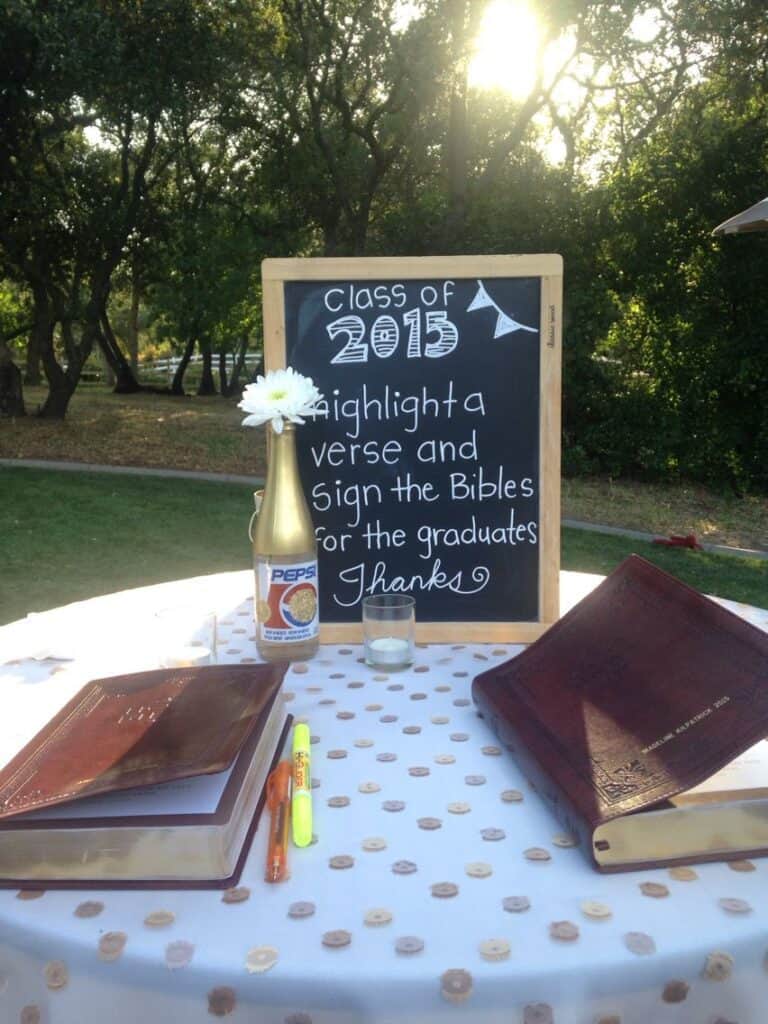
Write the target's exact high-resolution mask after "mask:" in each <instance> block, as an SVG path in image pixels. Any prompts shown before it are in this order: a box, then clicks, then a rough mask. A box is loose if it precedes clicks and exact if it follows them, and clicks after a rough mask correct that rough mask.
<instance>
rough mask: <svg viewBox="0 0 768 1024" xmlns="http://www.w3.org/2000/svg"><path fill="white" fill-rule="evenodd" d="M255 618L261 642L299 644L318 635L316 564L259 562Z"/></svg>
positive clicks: (266, 560) (313, 561)
mask: <svg viewBox="0 0 768 1024" xmlns="http://www.w3.org/2000/svg"><path fill="white" fill-rule="evenodd" d="M256 572H257V576H258V588H257V593H258V601H257V608H256V614H257V618H258V624H259V633H260V637H261V639H262V640H266V641H268V642H271V643H289V644H290V643H300V642H301V641H303V640H312V639H314V637H316V636H317V633H318V626H319V623H318V613H317V562H316V561H315V560H312V561H309V562H295V563H294V564H293V565H280V564H275V563H274V562H270V560H269V559H263V560H261V559H259V560H258V565H257V566H256Z"/></svg>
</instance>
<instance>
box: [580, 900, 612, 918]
mask: <svg viewBox="0 0 768 1024" xmlns="http://www.w3.org/2000/svg"><path fill="white" fill-rule="evenodd" d="M581 912H582V914H584V916H585V917H589V918H592V920H593V921H606V920H607V919H608V918H609V917H611V916H612V915H613V911H612V910H611V908H610V907H609V906H608V904H607V903H601V902H600V901H599V900H584V901H583V903H582V904H581Z"/></svg>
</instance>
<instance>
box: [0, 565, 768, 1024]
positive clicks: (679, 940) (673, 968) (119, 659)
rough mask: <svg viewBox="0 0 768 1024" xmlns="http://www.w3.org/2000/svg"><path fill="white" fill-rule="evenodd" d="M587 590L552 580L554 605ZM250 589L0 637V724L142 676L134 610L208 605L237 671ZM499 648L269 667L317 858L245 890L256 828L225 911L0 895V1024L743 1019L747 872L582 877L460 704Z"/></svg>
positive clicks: (765, 892)
mask: <svg viewBox="0 0 768 1024" xmlns="http://www.w3.org/2000/svg"><path fill="white" fill-rule="evenodd" d="M598 579H599V577H593V576H586V575H582V574H575V573H563V575H562V582H563V586H562V589H563V607H564V608H567V607H569V606H570V605H571V604H573V603H574V602H575V601H576V600H577V599H578V598H579V597H581V596H583V594H584V593H586V592H587V591H588V590H589V589H591V587H592V586H594V584H595V583H596V582H597V581H598ZM250 590H251V574H250V573H247V572H246V573H228V574H222V575H220V576H215V577H201V578H197V579H195V580H187V581H179V582H177V583H174V584H164V585H161V586H157V587H148V588H143V589H142V590H136V591H127V592H124V593H122V594H115V595H110V596H109V597H106V598H101V599H95V600H93V601H88V602H81V603H79V604H78V605H72V606H68V607H67V608H63V609H58V610H57V611H55V612H51V613H46V614H45V615H43V616H36V617H34V619H33V620H32V622H31V623H30V622H25V623H19V624H14V625H11V626H8V627H4V628H3V629H0V659H2V657H3V651H5V654H6V656H7V655H8V654H9V652H11V653H15V655H16V657H17V659H18V658H20V659H21V660H16V661H14V662H13V663H11V664H5V665H3V666H2V667H0V692H1V693H2V698H3V707H4V709H5V713H6V714H9V713H13V714H14V721H16V722H18V729H19V731H20V733H23V734H24V735H29V736H31V735H32V734H34V732H35V731H36V729H37V728H38V727H39V725H40V724H41V722H42V721H43V720H44V719H45V718H47V717H49V716H50V714H51V713H52V711H53V710H55V708H57V707H58V706H60V705H61V704H63V703H64V702H65V701H66V700H67V699H68V697H69V696H70V695H71V694H72V693H73V692H74V691H76V690H77V689H78V688H79V686H80V685H81V683H82V682H83V681H84V679H85V678H87V677H88V676H90V675H93V674H94V673H96V672H99V673H101V674H104V673H105V672H117V671H127V670H130V669H131V668H141V667H147V665H149V664H152V658H153V657H154V654H153V651H152V645H151V643H150V642H149V638H150V637H151V635H152V613H153V611H154V610H155V609H157V608H160V607H163V606H168V605H171V604H174V603H177V602H179V601H182V602H187V601H190V602H195V603H205V604H208V605H212V606H214V607H216V608H217V609H218V611H219V614H220V637H219V639H220V644H219V659H220V660H221V661H232V662H239V661H243V660H249V659H254V658H255V657H256V654H255V649H254V644H253V640H252V633H253V628H252V620H251V609H252V606H251V603H250ZM723 603H724V604H726V605H727V606H729V607H731V608H732V609H733V610H735V611H737V612H738V613H739V614H742V615H744V616H745V617H748V618H750V619H751V620H752V621H753V622H755V623H756V624H757V625H759V626H761V627H762V628H764V629H765V628H768V613H766V612H762V611H760V610H758V609H753V608H748V607H745V606H739V605H735V604H730V603H729V602H723ZM145 640H146V642H144V641H145ZM24 645H27V647H26V650H27V652H33V651H36V652H37V653H38V654H40V653H45V651H43V650H42V649H43V648H47V649H48V653H54V654H55V653H61V654H63V653H68V654H69V655H72V656H74V660H72V661H67V662H64V661H62V662H54V661H50V660H40V661H36V660H33V659H31V658H24V657H21V656H22V655H23V654H24V653H25V652H24V650H22V649H21V648H22V647H24ZM56 647H58V648H59V650H58V652H57V651H56V650H54V648H56ZM64 648H67V650H66V651H64V650H63V649H64ZM517 650H519V648H514V647H510V646H491V645H478V644H473V645H464V644H461V643H460V642H459V639H458V638H457V642H456V644H455V645H443V646H439V645H431V646H429V647H423V648H420V649H419V651H418V657H417V661H416V664H415V665H414V666H413V668H412V669H410V670H408V671H405V672H400V673H396V674H394V673H393V674H392V675H391V676H387V675H385V674H381V673H376V672H374V671H372V670H371V669H369V668H367V667H366V666H365V665H364V664H363V663H362V662H361V650H360V648H359V647H352V646H349V647H341V646H332V647H323V648H321V650H320V653H319V655H318V656H317V657H316V658H315V659H313V660H312V661H310V662H308V663H305V664H296V665H294V666H292V668H291V670H290V671H289V673H288V676H287V677H286V688H287V690H288V691H289V699H290V701H291V703H290V710H291V711H292V712H293V714H294V715H295V716H297V717H299V718H306V719H307V720H308V721H309V723H310V727H311V731H312V734H313V738H314V739H313V747H312V752H313V772H314V776H315V780H316V786H317V788H316V789H315V791H314V796H315V800H314V811H315V819H314V822H315V831H316V835H317V841H316V842H315V843H314V844H313V845H312V846H311V847H309V848H307V849H305V850H295V849H291V851H290V869H291V878H290V880H289V881H288V882H286V883H284V884H279V885H267V884H265V883H264V882H263V880H262V879H263V870H264V860H265V842H266V838H265V837H266V828H265V827H264V826H262V827H261V828H260V829H259V831H258V833H257V835H256V838H255V841H254V846H253V849H252V852H251V856H250V858H249V860H248V864H247V866H246V869H245V872H244V875H243V878H242V880H241V883H240V886H241V890H240V891H239V892H238V893H236V894H235V896H236V897H237V899H236V901H233V902H228V901H227V900H228V899H230V898H231V897H229V896H228V897H225V898H222V893H220V892H213V891H211V892H194V893H189V892H157V891H140V892H103V893H93V892H88V893H84V892H52V891H49V892H46V893H44V894H43V895H42V896H39V897H38V898H32V899H29V898H25V897H26V896H27V895H28V894H21V895H19V894H17V893H15V892H8V891H6V892H0V1022H2V1024H5V1022H8V1024H16V1022H17V1021H18V1022H21V1024H35V1022H38V1021H39V1022H41V1024H97V1022H98V1024H106V1022H109V1024H136V1022H140V1024H165V1022H175V1021H180V1022H184V1024H195V1022H198V1024H199V1022H203V1021H210V1020H211V1019H212V1018H216V1017H226V1018H227V1020H231V1021H232V1022H233V1024H234V1022H237V1021H242V1022H248V1024H256V1022H258V1024H328V1022H331V1021H332V1022H339V1024H345V1022H349V1024H353V1022H354V1024H358V1022H366V1024H368V1022H372V1024H385V1022H395V1021H397V1022H405V1024H417V1022H418V1024H429V1022H432V1021H437V1020H444V1019H445V1020H450V1019H453V1018H462V1019H464V1020H467V1021H472V1022H477V1024H550V1022H555V1024H597V1022H600V1024H608V1022H611V1024H617V1022H619V1021H620V1022H621V1024H673V1022H674V1024H716V1022H719V1024H726V1022H732V1024H765V1022H766V1021H768V973H766V970H767V964H768V960H766V956H768V913H767V910H768V906H767V902H768V884H767V883H768V860H756V861H755V862H754V864H751V865H750V864H743V863H742V864H739V865H736V866H733V865H732V866H728V865H726V864H721V863H718V864H703V865H697V866H696V867H695V870H691V871H689V872H680V871H672V872H670V871H667V870H664V869H659V870H653V871H641V872H637V873H631V874H622V875H611V876H602V875H600V874H598V873H597V872H595V871H594V870H593V869H592V868H591V867H590V866H589V864H588V863H587V860H586V859H585V857H584V855H583V853H582V852H581V851H580V850H579V849H576V848H573V847H571V846H569V845H567V842H568V837H564V836H563V834H562V830H561V828H560V826H559V825H558V824H557V822H556V821H555V820H554V819H553V818H552V817H551V816H550V814H549V812H548V811H547V809H546V808H545V807H544V806H543V805H542V804H541V803H540V801H539V799H538V798H537V797H536V795H535V794H534V793H533V792H532V791H531V789H530V787H529V786H528V785H527V783H526V781H525V779H524V778H523V777H522V775H521V774H520V772H519V771H518V769H517V766H516V764H515V762H514V761H513V760H512V758H511V756H510V755H509V754H507V753H506V752H502V751H500V749H499V748H498V746H497V744H496V741H495V738H494V737H493V736H492V735H491V733H490V731H489V730H488V728H487V727H486V725H485V724H484V723H483V722H482V721H481V720H480V719H479V718H478V717H477V716H476V714H475V711H474V709H473V707H472V704H471V701H470V699H469V692H470V684H471V681H472V678H473V676H474V675H475V674H476V673H477V672H478V671H481V670H483V669H485V668H488V667H489V666H491V665H492V664H495V663H498V662H500V661H502V660H504V659H506V658H508V657H510V656H512V655H513V654H514V653H516V651H517ZM510 791H512V792H510ZM264 821H266V818H265V819H264ZM563 844H566V845H563ZM531 850H539V851H545V852H544V853H543V854H542V853H534V854H531V852H530V851H531ZM532 857H533V858H534V859H531V858H532ZM536 857H542V858H545V859H535V858H536ZM334 858H341V860H336V859H334ZM350 859H351V866H348V867H334V866H333V865H339V864H348V863H349V861H350ZM734 867H737V868H739V869H740V870H735V869H734ZM444 883H449V884H448V885H445V884H444ZM646 883H653V884H652V885H651V886H648V885H647V884H646ZM435 886H437V888H434V887H435ZM454 888H455V889H456V890H457V891H456V893H455V895H446V894H447V893H452V892H454ZM441 894H442V895H441ZM85 903H87V904H88V906H86V907H85V908H84V907H83V906H82V905H83V904H85ZM158 912H166V913H161V914H158ZM372 912H373V913H372ZM82 915H86V916H82ZM329 942H330V943H333V942H338V943H341V944H340V945H337V946H335V947H334V946H333V945H328V943H329ZM253 951H256V952H253Z"/></svg>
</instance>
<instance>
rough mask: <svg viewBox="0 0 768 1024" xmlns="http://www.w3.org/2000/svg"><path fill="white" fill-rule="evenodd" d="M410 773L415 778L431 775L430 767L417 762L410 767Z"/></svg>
mask: <svg viewBox="0 0 768 1024" xmlns="http://www.w3.org/2000/svg"><path fill="white" fill-rule="evenodd" d="M408 774H409V775H410V776H411V778H413V779H423V778H426V776H427V775H429V768H427V767H425V766H424V765H420V764H417V765H414V766H413V767H412V768H409V769H408Z"/></svg>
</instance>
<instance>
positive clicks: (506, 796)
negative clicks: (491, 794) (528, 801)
mask: <svg viewBox="0 0 768 1024" xmlns="http://www.w3.org/2000/svg"><path fill="white" fill-rule="evenodd" d="M501 799H502V800H503V801H504V803H505V804H519V803H522V801H523V794H522V793H521V792H520V790H519V789H505V790H504V791H503V792H502V794H501Z"/></svg>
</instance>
